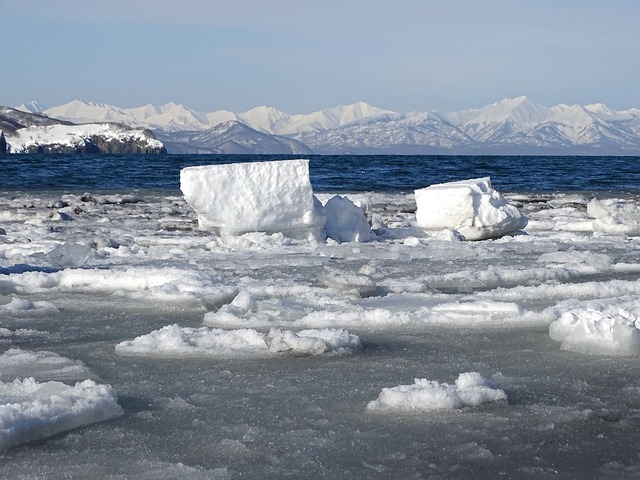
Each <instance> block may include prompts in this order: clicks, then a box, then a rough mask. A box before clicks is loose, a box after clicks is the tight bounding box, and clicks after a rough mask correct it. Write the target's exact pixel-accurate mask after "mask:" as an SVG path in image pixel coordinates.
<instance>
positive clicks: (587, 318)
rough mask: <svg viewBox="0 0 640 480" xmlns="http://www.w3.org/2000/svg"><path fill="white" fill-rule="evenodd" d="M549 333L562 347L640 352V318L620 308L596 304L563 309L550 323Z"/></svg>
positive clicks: (596, 351)
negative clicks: (606, 309) (608, 309)
mask: <svg viewBox="0 0 640 480" xmlns="http://www.w3.org/2000/svg"><path fill="white" fill-rule="evenodd" d="M549 336H550V337H551V338H552V339H553V340H555V341H557V342H562V343H561V345H560V348H561V349H562V350H568V351H571V352H578V353H584V354H588V355H640V319H639V318H638V317H637V316H636V315H634V314H632V313H631V312H629V311H627V310H625V309H623V308H620V309H618V311H617V312H602V311H598V310H594V309H592V308H585V309H578V310H573V311H569V312H565V313H563V314H562V315H561V316H560V318H558V319H557V320H556V321H554V322H552V323H551V324H550V325H549Z"/></svg>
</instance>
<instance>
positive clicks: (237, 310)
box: [0, 190, 640, 478]
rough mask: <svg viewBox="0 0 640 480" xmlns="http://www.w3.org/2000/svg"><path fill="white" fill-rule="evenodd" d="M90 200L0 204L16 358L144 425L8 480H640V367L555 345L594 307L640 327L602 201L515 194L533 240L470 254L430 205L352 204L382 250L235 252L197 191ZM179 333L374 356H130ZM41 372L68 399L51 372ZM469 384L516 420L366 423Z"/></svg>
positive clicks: (622, 234) (88, 437)
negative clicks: (301, 478) (205, 212)
mask: <svg viewBox="0 0 640 480" xmlns="http://www.w3.org/2000/svg"><path fill="white" fill-rule="evenodd" d="M83 193H84V192H77V193H75V194H73V195H70V194H65V195H62V194H60V193H59V192H58V193H56V192H49V193H38V194H36V193H34V192H30V193H24V192H18V191H15V192H8V193H3V194H0V227H1V228H3V229H4V231H5V234H4V235H0V315H1V318H2V322H1V324H0V342H2V343H1V346H2V352H6V351H8V350H10V349H12V348H20V349H21V350H24V351H30V352H54V353H56V354H58V355H61V356H63V357H65V358H67V359H69V361H70V362H75V361H81V362H82V363H83V364H84V365H86V366H87V367H88V368H90V370H91V371H92V372H94V374H95V377H96V382H97V383H100V384H105V385H110V386H111V387H112V388H113V389H114V390H115V392H116V393H117V395H118V403H119V405H120V406H121V407H122V409H123V411H124V415H122V416H121V417H119V418H117V419H114V420H109V421H107V422H104V423H98V424H94V425H92V426H89V427H85V428H82V429H79V430H73V431H71V432H70V433H66V434H62V435H58V436H56V437H54V438H51V439H49V440H46V441H43V442H40V443H37V444H32V445H27V446H24V447H19V448H15V449H10V450H6V451H4V452H0V457H1V458H2V459H3V462H2V463H3V465H2V466H0V476H10V475H13V476H15V478H27V477H33V476H38V475H40V476H47V475H48V476H52V477H55V476H59V475H60V474H62V473H63V472H68V473H69V474H70V475H71V476H74V477H81V476H83V475H86V474H87V472H89V471H92V472H94V473H95V474H96V475H97V476H98V477H109V476H113V477H115V478H118V475H119V476H120V478H126V477H127V476H140V475H141V474H142V473H144V472H146V473H147V474H149V475H152V473H150V472H156V476H155V477H154V478H170V477H171V475H173V476H174V477H175V476H180V477H182V478H235V477H236V476H238V475H239V474H242V475H243V476H249V477H252V478H257V477H261V478H280V477H282V476H283V475H285V474H294V475H295V474H298V475H305V476H307V477H308V478H321V477H323V476H324V477H330V478H337V477H340V476H341V475H349V476H351V477H368V478H389V477H390V476H391V477H404V478H409V477H411V476H417V475H424V476H428V475H439V476H441V477H442V478H465V477H468V475H469V474H470V473H472V474H473V475H474V476H477V477H479V478H492V477H495V476H496V475H499V474H501V473H502V474H506V475H511V476H518V477H520V478H547V477H548V478H575V477H578V476H580V475H590V474H593V472H594V471H595V472H598V476H599V477H602V478H633V477H634V476H637V475H638V472H640V459H639V458H638V457H637V453H636V452H637V447H638V444H637V430H638V426H639V422H640V413H639V412H640V401H639V400H638V398H640V395H639V393H640V375H639V374H638V372H637V362H638V356H637V354H635V355H630V356H622V357H621V356H609V355H602V354H597V355H586V354H584V353H574V352H571V351H565V350H562V349H561V343H559V342H556V341H554V340H553V339H552V338H551V337H550V336H549V332H548V329H549V325H550V324H551V322H553V321H555V320H557V319H559V318H560V317H562V315H563V314H566V313H567V312H580V311H582V310H584V309H586V308H590V309H596V310H597V309H600V310H601V311H603V312H605V313H607V312H608V311H609V310H611V309H612V308H614V307H615V306H616V305H620V306H621V307H625V308H626V309H627V310H628V311H630V312H631V313H632V314H635V315H638V304H640V255H639V254H640V237H637V236H629V235H630V233H632V230H628V229H627V230H624V231H622V230H620V229H618V231H603V230H602V229H598V226H597V225H596V226H595V227H594V223H593V221H594V218H592V217H590V216H589V215H588V212H587V205H588V203H589V201H590V200H591V198H592V196H590V195H580V194H576V193H571V194H545V195H524V194H519V195H513V194H512V195H509V196H508V198H509V199H510V201H512V202H514V204H516V205H518V207H519V208H520V209H521V210H522V211H523V212H524V213H525V214H526V215H527V217H528V218H529V224H528V225H527V228H526V229H525V231H526V233H527V235H515V236H507V237H503V238H501V239H498V240H489V241H480V242H458V241H452V240H442V239H437V238H433V237H432V236H427V235H424V233H423V232H421V231H420V229H419V228H418V227H417V225H416V223H415V213H414V210H415V203H414V201H413V199H412V196H411V195H405V194H389V193H385V194H361V193H359V194H355V195H353V194H350V193H349V192H346V195H347V196H348V197H349V198H351V199H357V198H358V197H362V196H367V197H369V199H370V201H371V204H372V206H373V212H374V213H375V214H377V215H379V219H378V220H379V222H380V223H378V225H377V228H374V233H375V234H376V239H375V240H374V241H372V242H368V243H359V244H355V243H343V244H338V243H336V242H333V241H328V242H327V243H318V242H310V241H304V240H292V239H288V238H286V237H284V236H282V235H279V234H273V235H265V234H259V233H249V234H245V235H242V236H240V237H237V238H233V239H225V240H223V239H222V238H220V237H217V236H215V235H212V234H209V233H206V232H202V231H199V230H197V223H196V215H195V213H194V212H193V211H192V210H191V209H190V208H189V207H188V206H187V205H186V203H185V202H184V200H183V199H182V198H181V197H180V195H179V192H175V194H173V193H171V194H167V193H168V192H163V191H145V190H140V191H137V192H110V193H109V194H99V193H95V192H92V193H91V195H89V196H84V195H83ZM608 196H610V195H608ZM626 199H629V200H632V201H633V202H634V205H637V204H638V199H637V198H636V197H633V196H631V197H627V198H626ZM605 223H606V222H605ZM606 224H607V225H611V223H606ZM627 224H629V222H627ZM65 244H66V250H65V249H64V248H63V249H62V250H60V248H61V246H64V245H65ZM73 245H80V246H82V247H84V248H76V247H73ZM56 248H59V250H57V251H56V252H55V254H53V253H52V252H54V251H55V249H56ZM66 253H70V254H71V257H72V258H70V257H65V254H66ZM236 299H237V300H236ZM607 309H609V310H607ZM174 324H177V325H179V326H180V327H184V328H204V327H208V328H210V329H216V328H222V329H227V330H232V329H240V328H249V329H256V331H258V332H262V333H266V332H268V331H269V330H270V329H271V328H281V329H292V330H296V331H299V330H303V329H329V328H343V329H348V331H349V332H351V333H353V334H355V335H357V336H358V337H359V338H360V340H361V341H362V346H363V348H362V349H361V350H358V351H355V352H353V353H352V354H350V355H344V356H328V357H327V356H317V357H316V356H313V357H311V356H303V357H300V356H285V357H283V358H280V357H276V358H269V359H264V358H260V359H257V358H250V357H245V358H242V357H241V358H237V357H236V358H223V359H220V358H216V359H213V360H212V359H206V358H202V357H195V358H188V359H185V358H179V359H176V358H149V357H144V356H136V357H123V356H118V355H117V354H116V351H115V346H116V345H117V344H119V343H121V342H126V341H132V340H134V339H135V338H136V337H139V336H144V335H148V334H150V333H151V332H154V331H157V330H159V329H161V328H163V327H166V326H167V325H174ZM1 365H2V363H1V362H0V374H2V373H3V371H2V367H1ZM29 368H30V369H32V373H33V374H32V375H31V376H34V375H37V376H39V377H40V380H41V381H47V380H48V378H47V369H46V368H45V366H44V364H42V365H40V366H38V364H37V362H36V364H35V366H32V367H29ZM47 368H49V369H50V366H49V367H47ZM14 370H15V371H18V370H19V369H14ZM464 372H480V373H481V374H482V375H483V376H484V377H485V378H487V379H491V381H492V382H494V383H495V384H497V385H498V386H499V388H500V389H501V390H503V391H504V392H506V396H507V398H508V401H507V402H506V403H500V402H498V403H495V404H494V403H487V404H483V405H480V406H475V407H465V408H463V409H462V410H458V411H453V412H438V413H435V414H433V413H431V414H427V415H419V416H418V417H416V416H415V415H412V414H410V413H408V414H407V413H406V412H404V413H398V412H396V413H393V414H391V415H389V414H385V413H376V414H375V415H372V414H371V413H370V412H367V408H366V406H367V404H368V403H369V402H372V401H374V400H376V398H377V397H378V395H379V394H380V392H381V391H382V389H384V388H393V387H396V386H400V385H407V384H411V382H413V381H414V379H416V378H422V379H429V380H432V381H437V382H440V383H444V382H451V381H452V380H454V379H455V378H457V377H458V375H459V374H461V373H464ZM24 374H25V375H26V372H24ZM50 379H52V380H53V378H52V377H50ZM12 380H13V378H10V379H8V378H4V377H3V378H2V381H4V382H7V381H9V382H10V381H12ZM78 380H82V379H79V378H78V379H76V378H72V379H71V378H70V379H68V383H69V384H72V383H73V382H74V381H78ZM407 415H408V416H407ZM114 445H117V446H119V447H120V449H116V448H114ZM91 463H94V464H95V467H90V466H88V465H89V464H91Z"/></svg>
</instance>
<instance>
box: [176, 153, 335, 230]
mask: <svg viewBox="0 0 640 480" xmlns="http://www.w3.org/2000/svg"><path fill="white" fill-rule="evenodd" d="M180 188H181V190H182V193H183V194H184V197H185V199H186V201H187V203H189V205H191V207H193V209H194V210H195V211H196V213H197V214H198V222H199V225H200V228H202V229H205V230H213V231H217V232H220V233H222V234H226V235H238V234H242V233H246V232H267V233H276V232H281V233H284V234H287V235H289V236H294V237H312V238H316V239H320V238H323V237H324V233H323V230H322V227H323V225H324V220H325V219H324V216H323V215H322V205H321V204H320V202H319V201H318V200H317V199H315V197H314V196H313V190H312V188H311V182H310V180H309V161H308V160H283V161H273V162H251V163H235V164H225V165H205V166H197V167H187V168H184V169H182V170H181V171H180Z"/></svg>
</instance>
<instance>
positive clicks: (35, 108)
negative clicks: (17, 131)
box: [15, 100, 47, 113]
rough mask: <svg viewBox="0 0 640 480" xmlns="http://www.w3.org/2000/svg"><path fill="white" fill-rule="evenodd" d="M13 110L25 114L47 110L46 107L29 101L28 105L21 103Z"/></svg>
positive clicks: (34, 101)
mask: <svg viewBox="0 0 640 480" xmlns="http://www.w3.org/2000/svg"><path fill="white" fill-rule="evenodd" d="M15 109H16V110H20V111H21V112H25V113H42V112H44V111H45V110H46V109H47V107H45V106H44V105H42V104H41V103H40V102H38V101H36V100H31V101H30V102H28V103H23V104H21V105H19V106H17V107H16V108H15Z"/></svg>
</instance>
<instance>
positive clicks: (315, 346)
mask: <svg viewBox="0 0 640 480" xmlns="http://www.w3.org/2000/svg"><path fill="white" fill-rule="evenodd" d="M361 347H362V344H361V343H360V339H359V338H358V337H357V336H356V335H352V334H350V333H349V332H347V331H346V330H337V329H324V330H302V331H299V332H293V331H291V330H281V329H271V330H270V331H269V332H268V333H266V334H265V333H260V332H258V331H257V330H253V329H249V328H244V329H235V330H222V329H212V328H208V327H200V328H190V327H180V326H178V325H167V326H166V327H163V328H161V329H160V330H156V331H154V332H151V333H149V334H147V335H143V336H140V337H137V338H136V339H134V340H129V341H125V342H121V343H119V344H118V345H116V353H118V354H119V355H130V356H156V357H157V356H160V357H225V356H265V355H272V354H283V353H287V354H292V355H321V354H334V355H335V354H343V353H350V352H352V351H354V350H358V349H359V348H361Z"/></svg>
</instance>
